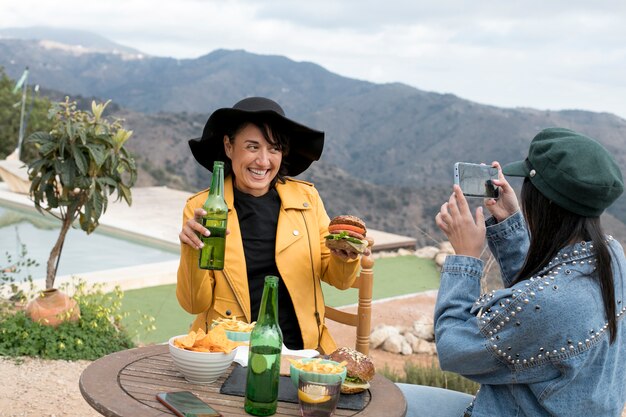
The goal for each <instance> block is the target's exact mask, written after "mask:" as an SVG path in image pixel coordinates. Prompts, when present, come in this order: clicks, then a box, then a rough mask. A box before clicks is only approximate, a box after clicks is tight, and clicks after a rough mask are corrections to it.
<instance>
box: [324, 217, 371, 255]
mask: <svg viewBox="0 0 626 417" xmlns="http://www.w3.org/2000/svg"><path fill="white" fill-rule="evenodd" d="M328 231H329V232H330V234H329V235H327V236H325V237H326V242H325V243H326V247H328V248H329V249H334V250H336V251H340V252H344V253H345V254H346V255H347V256H349V257H351V258H356V256H357V255H361V254H364V253H367V250H368V249H367V247H368V245H369V243H368V241H367V240H365V235H366V233H367V228H366V227H365V222H364V221H363V220H361V219H359V218H358V217H356V216H350V215H343V216H337V217H335V218H333V219H332V220H331V221H330V224H329V225H328Z"/></svg>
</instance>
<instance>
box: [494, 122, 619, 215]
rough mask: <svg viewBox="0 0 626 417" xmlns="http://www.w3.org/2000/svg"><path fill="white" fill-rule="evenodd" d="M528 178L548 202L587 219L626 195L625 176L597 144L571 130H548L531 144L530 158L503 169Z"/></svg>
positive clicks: (542, 132)
mask: <svg viewBox="0 0 626 417" xmlns="http://www.w3.org/2000/svg"><path fill="white" fill-rule="evenodd" d="M502 172H503V173H504V175H509V176H513V177H526V178H529V179H530V182H532V183H533V185H534V186H535V188H537V189H538V190H539V192H540V193H541V194H543V195H544V196H545V197H546V198H548V199H549V200H551V201H552V202H554V203H555V204H558V205H559V206H560V207H562V208H564V209H566V210H569V211H571V212H573V213H576V214H579V215H581V216H584V217H598V216H600V214H602V212H603V211H604V209H606V208H607V207H609V206H610V205H611V204H612V203H613V202H614V201H615V200H616V199H617V197H619V196H620V194H622V191H624V181H623V179H622V173H621V171H620V169H619V167H618V166H617V163H615V160H614V159H613V157H612V156H611V154H610V153H609V152H608V151H607V150H606V149H605V148H604V147H603V146H602V145H600V144H599V143H598V142H596V141H595V140H593V139H591V138H589V137H587V136H584V135H581V134H580V133H576V132H574V131H572V130H569V129H563V128H549V129H544V130H542V131H541V132H539V134H538V135H537V136H535V137H534V138H533V140H532V142H531V143H530V148H529V150H528V157H527V158H526V159H525V160H524V161H517V162H513V163H511V164H508V165H505V166H504V167H503V168H502Z"/></svg>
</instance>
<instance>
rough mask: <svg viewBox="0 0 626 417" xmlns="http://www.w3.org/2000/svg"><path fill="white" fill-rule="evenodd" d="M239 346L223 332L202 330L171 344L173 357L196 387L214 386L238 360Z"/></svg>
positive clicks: (175, 338) (217, 329)
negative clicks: (234, 361)
mask: <svg viewBox="0 0 626 417" xmlns="http://www.w3.org/2000/svg"><path fill="white" fill-rule="evenodd" d="M238 346H240V343H237V342H233V341H232V340H229V339H228V337H227V336H226V331H225V330H224V329H223V328H219V327H217V328H214V329H211V330H210V331H209V332H208V333H204V331H203V330H202V329H199V330H198V331H197V332H194V331H191V332H189V334H184V335H180V336H174V337H172V338H171V339H170V340H169V349H170V355H171V357H172V360H173V361H174V364H175V365H176V368H178V370H179V371H180V373H182V374H183V376H184V377H185V379H186V380H187V381H189V382H193V383H195V384H209V383H211V382H215V381H216V380H217V379H218V378H219V377H220V376H222V375H223V374H224V372H226V370H227V369H228V367H229V366H230V364H231V363H232V362H233V359H234V358H235V353H236V350H235V349H236V348H237V347H238Z"/></svg>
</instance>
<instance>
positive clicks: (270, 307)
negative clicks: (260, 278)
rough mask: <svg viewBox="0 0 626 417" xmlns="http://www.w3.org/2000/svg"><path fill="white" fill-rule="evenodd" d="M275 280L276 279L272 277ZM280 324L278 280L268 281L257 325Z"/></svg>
mask: <svg viewBox="0 0 626 417" xmlns="http://www.w3.org/2000/svg"><path fill="white" fill-rule="evenodd" d="M272 278H275V277H272ZM261 324H278V279H277V278H275V279H269V280H268V279H266V280H265V285H264V287H263V296H262V297H261V307H260V309H259V317H258V320H257V325H261Z"/></svg>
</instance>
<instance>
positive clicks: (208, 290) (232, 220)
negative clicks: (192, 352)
mask: <svg viewBox="0 0 626 417" xmlns="http://www.w3.org/2000/svg"><path fill="white" fill-rule="evenodd" d="M276 190H277V191H278V195H279V196H280V201H281V207H280V214H279V215H278V226H277V230H276V266H277V267H278V271H279V272H280V275H281V277H282V279H283V281H284V283H285V285H286V287H287V289H288V290H289V294H291V297H292V300H293V306H294V309H295V312H296V315H297V316H298V322H299V324H300V329H301V331H302V340H303V342H304V348H305V349H318V348H319V349H318V350H320V351H321V352H322V353H330V352H332V351H333V350H335V349H336V345H335V342H334V340H333V339H332V337H331V336H330V334H329V332H328V329H327V328H326V326H325V325H324V297H323V294H322V288H321V283H320V280H323V281H325V282H327V283H328V284H330V285H332V286H334V287H337V288H339V289H346V288H349V287H350V286H351V285H352V283H353V282H354V280H355V278H356V274H357V271H358V268H359V262H358V261H357V260H349V261H343V260H341V259H340V258H338V257H336V256H331V254H330V250H329V249H328V248H327V247H326V245H325V244H324V236H326V235H327V234H328V223H329V222H330V219H329V218H328V214H326V210H325V209H324V204H323V203H322V200H321V198H320V196H319V194H318V192H317V190H316V189H315V187H314V186H313V184H310V183H307V182H304V181H299V180H294V179H291V178H287V180H286V182H285V183H284V184H283V183H280V182H277V183H276ZM207 194H208V190H204V191H202V192H199V193H197V194H195V195H193V196H192V197H190V198H189V199H188V200H187V204H186V205H185V209H184V212H183V224H185V222H186V221H187V220H188V219H189V218H192V217H193V212H194V209H196V208H198V207H202V205H203V204H204V201H205V200H206V197H207ZM224 198H225V200H226V204H227V205H228V207H229V210H228V230H229V231H230V234H229V235H228V236H227V237H226V255H225V261H224V265H225V267H224V270H223V271H208V270H203V269H199V268H198V253H199V251H198V250H196V249H193V248H192V247H190V246H189V245H186V244H181V255H180V264H179V267H178V281H177V285H176V297H177V298H178V302H179V303H180V305H181V306H182V307H183V308H184V309H185V310H186V311H187V312H189V313H191V314H196V315H197V317H196V319H195V321H194V322H193V325H192V329H194V330H196V329H198V328H202V329H204V330H206V329H207V328H208V327H209V325H210V323H212V321H213V320H214V319H216V318H218V317H226V318H230V317H233V316H237V317H238V318H240V319H241V320H246V321H247V322H251V321H254V320H256V317H250V315H251V313H250V293H249V291H248V277H247V273H246V260H245V256H244V251H243V243H242V240H241V231H240V229H239V220H238V218H237V213H236V211H235V208H234V207H235V206H234V203H233V182H232V177H231V176H228V177H227V178H226V179H225V181H224ZM316 306H317V309H316ZM316 311H317V312H318V313H319V320H318V319H317V318H316Z"/></svg>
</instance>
